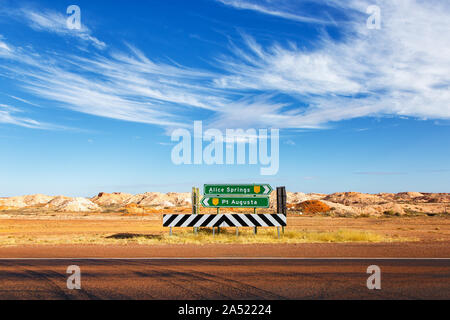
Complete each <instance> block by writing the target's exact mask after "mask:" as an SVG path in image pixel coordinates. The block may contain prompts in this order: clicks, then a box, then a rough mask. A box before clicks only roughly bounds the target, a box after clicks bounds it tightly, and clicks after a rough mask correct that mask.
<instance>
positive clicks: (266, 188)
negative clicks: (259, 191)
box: [263, 184, 272, 194]
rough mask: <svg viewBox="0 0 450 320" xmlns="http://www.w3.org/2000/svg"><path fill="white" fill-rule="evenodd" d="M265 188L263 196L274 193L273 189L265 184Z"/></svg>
mask: <svg viewBox="0 0 450 320" xmlns="http://www.w3.org/2000/svg"><path fill="white" fill-rule="evenodd" d="M263 187H264V192H263V194H270V193H271V192H272V187H271V186H269V185H268V184H264V185H263Z"/></svg>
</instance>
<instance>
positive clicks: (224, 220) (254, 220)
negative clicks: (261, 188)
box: [163, 214, 286, 228]
mask: <svg viewBox="0 0 450 320" xmlns="http://www.w3.org/2000/svg"><path fill="white" fill-rule="evenodd" d="M163 226H164V227H170V228H172V227H194V228H198V227H209V228H211V227H212V228H214V227H285V226H286V215H284V214H165V215H164V216H163Z"/></svg>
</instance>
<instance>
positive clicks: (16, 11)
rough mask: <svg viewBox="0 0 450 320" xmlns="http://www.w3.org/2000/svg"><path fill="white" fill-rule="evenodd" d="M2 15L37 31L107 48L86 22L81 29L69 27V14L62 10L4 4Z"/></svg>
mask: <svg viewBox="0 0 450 320" xmlns="http://www.w3.org/2000/svg"><path fill="white" fill-rule="evenodd" d="M0 16H2V18H6V19H13V20H15V21H17V22H20V23H26V24H27V25H28V26H29V27H31V28H32V29H34V30H36V31H41V32H42V31H44V32H50V33H54V34H58V35H60V36H64V37H72V38H77V39H79V40H80V41H83V42H85V43H90V44H92V45H94V46H95V47H96V48H98V49H105V48H106V44H105V43H104V42H103V41H101V40H99V39H98V38H96V37H94V36H93V35H92V31H91V30H90V29H89V28H88V27H87V25H86V24H84V23H82V24H81V29H69V28H68V27H67V18H68V16H67V15H64V14H63V13H61V12H57V11H53V10H48V9H41V8H39V9H37V8H31V7H20V8H17V7H9V6H6V5H3V6H2V7H0ZM82 22H83V20H82ZM0 45H1V43H0Z"/></svg>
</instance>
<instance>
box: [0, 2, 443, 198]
mask: <svg viewBox="0 0 450 320" xmlns="http://www.w3.org/2000/svg"><path fill="white" fill-rule="evenodd" d="M72 4H76V5H78V6H79V7H80V9H81V23H82V29H81V30H70V29H68V28H67V26H66V19H67V17H68V16H67V14H66V9H67V7H68V6H69V5H72ZM373 4H376V5H378V6H379V7H380V9H381V29H379V30H376V29H368V28H367V26H366V20H367V19H368V17H369V15H368V14H367V13H366V9H367V7H368V6H369V5H373ZM449 18H450V4H449V3H448V1H444V0H442V1H435V0H432V1H418V0H417V1H413V0H404V1H376V0H372V1H364V0H358V1H357V0H352V1H336V0H327V1H322V2H317V1H314V2H313V1H287V0H277V1H275V0H272V1H268V0H267V1H264V0H261V1H253V0H195V1H78V0H77V1H76V2H66V1H58V2H55V1H29V2H26V1H21V2H20V4H19V3H17V1H5V0H0V148H1V150H2V156H1V157H0V168H1V169H0V196H12V195H19V194H31V193H46V194H51V195H56V194H66V195H74V196H75V195H76V196H91V195H93V194H95V193H97V192H100V191H106V192H112V191H122V192H130V193H140V192H145V191H162V192H167V191H186V192H187V191H190V188H191V186H193V185H197V186H201V185H202V184H203V183H211V182H229V183H233V182H268V183H270V184H271V185H272V186H278V185H285V186H287V188H288V190H289V191H302V192H324V193H331V192H337V191H361V192H370V193H377V192H400V191H411V190H414V191H423V192H450V165H449V163H450V148H449V147H450V142H449V138H450V121H449V119H450V104H449V102H450V89H449V86H450V33H449V32H448V31H449V30H450V19H449ZM194 120H202V121H203V122H204V125H205V126H207V127H211V128H218V129H221V130H224V129H226V128H244V129H247V128H257V129H258V128H279V129H280V169H279V172H278V174H277V175H275V176H261V175H260V171H259V166H255V165H234V166H230V165H229V166H226V165H212V166H209V165H180V166H176V165H174V164H172V162H171V158H170V155H171V150H172V148H173V146H174V145H173V143H171V140H170V133H171V132H172V130H174V129H176V128H187V129H190V128H191V127H192V125H193V121H194Z"/></svg>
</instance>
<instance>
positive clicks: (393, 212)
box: [383, 210, 400, 217]
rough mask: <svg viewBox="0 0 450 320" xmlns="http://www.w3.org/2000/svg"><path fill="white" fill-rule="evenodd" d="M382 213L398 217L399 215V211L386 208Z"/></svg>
mask: <svg viewBox="0 0 450 320" xmlns="http://www.w3.org/2000/svg"><path fill="white" fill-rule="evenodd" d="M383 214H384V215H385V216H389V217H399V216H400V213H399V212H395V211H394V210H387V211H385V212H383Z"/></svg>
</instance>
